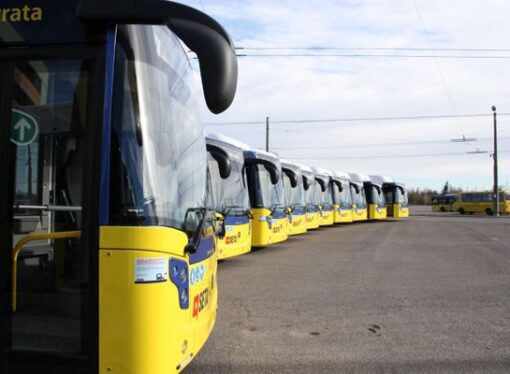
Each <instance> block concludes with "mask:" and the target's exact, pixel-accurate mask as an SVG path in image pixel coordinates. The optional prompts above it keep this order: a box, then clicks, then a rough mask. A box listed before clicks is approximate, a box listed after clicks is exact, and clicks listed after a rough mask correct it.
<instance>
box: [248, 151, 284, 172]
mask: <svg viewBox="0 0 510 374" xmlns="http://www.w3.org/2000/svg"><path fill="white" fill-rule="evenodd" d="M243 153H244V158H245V159H248V160H263V161H268V162H270V163H272V164H273V165H275V166H276V167H277V168H278V169H280V170H281V168H282V165H281V163H280V159H279V158H278V155H277V154H276V153H273V152H266V151H262V150H260V149H249V150H244V152H243Z"/></svg>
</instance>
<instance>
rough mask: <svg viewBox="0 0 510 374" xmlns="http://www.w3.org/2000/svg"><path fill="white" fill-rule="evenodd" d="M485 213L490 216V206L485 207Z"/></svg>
mask: <svg viewBox="0 0 510 374" xmlns="http://www.w3.org/2000/svg"><path fill="white" fill-rule="evenodd" d="M485 213H486V214H487V215H488V216H492V209H491V208H487V209H485Z"/></svg>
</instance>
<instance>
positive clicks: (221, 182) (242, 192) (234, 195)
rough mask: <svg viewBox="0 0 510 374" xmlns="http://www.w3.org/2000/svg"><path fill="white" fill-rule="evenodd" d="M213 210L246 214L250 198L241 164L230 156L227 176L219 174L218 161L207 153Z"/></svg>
mask: <svg viewBox="0 0 510 374" xmlns="http://www.w3.org/2000/svg"><path fill="white" fill-rule="evenodd" d="M207 158H208V164H209V171H210V173H211V183H212V190H213V196H214V198H213V199H214V206H215V210H216V211H217V212H219V213H221V214H223V215H230V216H234V215H246V214H247V213H248V211H249V210H250V200H249V197H248V190H247V186H246V178H245V175H244V173H243V164H242V163H241V162H239V161H237V160H235V159H233V158H230V165H231V168H232V171H231V173H230V175H229V176H228V178H226V179H223V178H222V177H221V176H220V168H219V165H218V162H217V161H216V160H215V159H214V158H213V157H212V156H211V154H210V153H208V154H207Z"/></svg>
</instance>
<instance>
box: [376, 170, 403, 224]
mask: <svg viewBox="0 0 510 374" xmlns="http://www.w3.org/2000/svg"><path fill="white" fill-rule="evenodd" d="M370 179H372V181H375V182H376V183H378V184H380V185H382V190H383V193H384V197H385V200H386V213H387V216H388V217H393V218H406V217H409V199H408V197H407V190H406V187H405V185H404V184H402V183H396V182H395V181H393V179H392V178H391V177H388V176H384V175H371V176H370Z"/></svg>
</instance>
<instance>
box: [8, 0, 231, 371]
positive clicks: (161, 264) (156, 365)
mask: <svg viewBox="0 0 510 374" xmlns="http://www.w3.org/2000/svg"><path fill="white" fill-rule="evenodd" d="M0 8H2V10H3V13H2V14H3V16H2V19H1V21H0V77H1V79H0V81H1V84H0V123H2V124H4V126H1V130H0V149H1V150H2V152H1V154H0V174H1V175H2V176H3V177H4V182H2V183H1V184H0V227H1V230H0V241H1V242H2V243H3V246H2V251H1V254H0V261H1V266H2V272H1V274H0V277H1V283H2V287H0V299H1V300H0V304H1V305H2V308H0V321H1V323H0V336H2V337H3V339H1V342H0V345H1V347H0V351H1V354H0V361H1V362H0V367H1V369H0V371H1V372H2V373H10V374H20V373H43V372H44V373H66V374H78V373H79V374H83V373H87V374H97V373H122V374H145V373H175V372H179V371H181V370H182V369H183V368H184V367H185V366H186V365H188V364H189V362H190V361H191V360H192V359H193V358H194V357H196V355H197V353H198V352H199V350H200V349H201V347H202V346H203V345H204V343H205V341H206V340H207V338H208V336H209V334H210V332H211V330H212V328H213V326H214V323H215V319H216V308H217V286H216V283H217V282H216V266H217V254H216V250H215V245H214V231H215V220H214V211H213V209H212V205H211V204H210V194H209V193H208V184H207V180H208V179H207V153H206V144H205V138H204V134H203V129H202V125H201V124H200V122H199V121H198V106H197V103H196V100H197V92H196V90H195V89H194V87H195V81H194V79H193V77H194V74H193V71H192V69H191V66H190V62H189V60H188V58H187V53H186V51H185V50H184V49H183V48H182V45H181V42H180V41H179V39H178V38H180V39H181V40H182V41H184V42H185V43H186V44H187V47H188V48H190V49H191V50H193V51H195V52H196V53H197V56H198V59H199V61H200V67H201V75H202V86H203V90H204V93H205V99H206V102H207V104H208V106H209V108H210V110H211V111H212V112H215V113H219V112H222V111H224V110H225V109H226V108H227V107H228V106H229V105H230V103H231V102H232V100H233V98H234V94H235V90H236V82H237V62H236V56H235V50H234V47H233V44H232V42H231V41H230V38H229V37H228V35H227V33H226V32H225V30H224V29H223V28H222V27H221V26H220V25H219V24H218V23H217V22H216V21H214V20H213V19H211V18H210V17H209V16H207V15H205V14H203V13H201V12H199V11H197V10H194V9H192V8H189V7H186V6H183V5H180V4H177V3H173V2H167V1H158V0H154V1H143V0H140V1H137V2H119V1H112V0H100V1H99V0H80V1H75V0H54V1H37V0H24V1H16V0H9V1H4V2H2V5H1V6H0ZM4 8H5V9H4ZM6 124H10V125H9V126H6Z"/></svg>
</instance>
